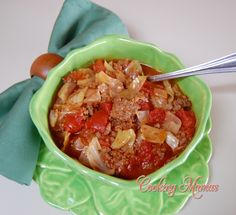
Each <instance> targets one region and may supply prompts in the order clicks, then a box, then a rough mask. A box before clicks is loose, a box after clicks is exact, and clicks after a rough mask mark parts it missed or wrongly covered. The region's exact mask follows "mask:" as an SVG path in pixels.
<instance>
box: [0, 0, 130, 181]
mask: <svg viewBox="0 0 236 215" xmlns="http://www.w3.org/2000/svg"><path fill="white" fill-rule="evenodd" d="M108 34H123V35H127V34H128V33H127V30H126V28H125V26H124V24H123V23H122V22H121V20H120V19H119V17H118V16H116V15H115V14H114V13H112V12H111V11H109V10H107V9H105V8H103V7H100V6H98V5H96V4H94V3H92V2H90V1H88V0H66V1H65V2H64V5H63V7H62V10H61V12H60V14H59V16H58V18H57V20H56V23H55V26H54V29H53V32H52V35H51V39H50V43H49V47H48V51H49V52H53V53H57V54H59V55H61V56H63V57H64V56H65V55H66V54H67V53H68V52H69V51H70V50H72V49H75V48H79V47H82V46H85V45H87V44H88V43H90V42H92V41H93V40H95V39H97V38H98V37H101V36H104V35H108ZM35 42H36V41H35ZM42 84H43V80H41V79H40V78H38V77H34V78H32V79H28V80H25V81H23V82H20V83H18V84H15V85H13V86H12V87H10V88H9V89H7V90H6V91H5V92H3V93H1V94H0V104H1V105H0V174H1V175H3V176H5V177H7V178H9V179H12V180H14V181H16V182H18V183H21V184H26V185H29V184H30V182H31V180H32V177H33V172H34V169H35V166H36V162H37V158H38V152H39V146H40V142H41V137H40V135H39V134H38V132H37V130H36V128H35V126H34V125H33V123H32V121H31V118H30V115H29V108H28V106H29V103H30V100H31V97H32V96H33V94H34V93H35V92H36V91H37V90H38V89H39V88H40V87H41V85H42Z"/></svg>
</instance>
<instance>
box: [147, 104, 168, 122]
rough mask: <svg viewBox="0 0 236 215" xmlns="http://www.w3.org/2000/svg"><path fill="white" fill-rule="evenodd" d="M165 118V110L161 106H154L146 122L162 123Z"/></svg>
mask: <svg viewBox="0 0 236 215" xmlns="http://www.w3.org/2000/svg"><path fill="white" fill-rule="evenodd" d="M165 118H166V112H165V110H164V109H163V108H155V109H154V110H152V111H150V113H149V116H148V123H149V124H151V125H153V124H156V123H160V124H162V123H163V122H164V121H165Z"/></svg>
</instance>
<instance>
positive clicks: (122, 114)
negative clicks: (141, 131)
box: [110, 97, 139, 130]
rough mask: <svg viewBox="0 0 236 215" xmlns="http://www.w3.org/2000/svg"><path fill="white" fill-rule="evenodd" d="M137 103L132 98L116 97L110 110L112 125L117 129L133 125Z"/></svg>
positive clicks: (137, 107)
mask: <svg viewBox="0 0 236 215" xmlns="http://www.w3.org/2000/svg"><path fill="white" fill-rule="evenodd" d="M138 109H139V105H138V104H137V103H135V102H134V100H133V99H132V100H128V99H125V98H120V97H116V98H115V99H114V103H113V106H112V111H111V115H110V117H111V119H112V120H111V121H112V126H113V127H114V128H115V130H117V129H129V128H133V127H134V125H135V114H136V113H137V111H138Z"/></svg>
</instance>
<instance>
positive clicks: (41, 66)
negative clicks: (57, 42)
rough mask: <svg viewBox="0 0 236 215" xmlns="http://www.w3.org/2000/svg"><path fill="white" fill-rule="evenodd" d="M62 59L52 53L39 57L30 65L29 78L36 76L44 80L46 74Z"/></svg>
mask: <svg viewBox="0 0 236 215" xmlns="http://www.w3.org/2000/svg"><path fill="white" fill-rule="evenodd" d="M63 59H64V58H63V57H61V56H59V55H57V54H54V53H45V54H42V55H40V56H39V57H37V58H36V59H35V60H34V62H33V63H32V65H31V68H30V76H31V77H32V76H38V77H40V78H42V79H44V80H45V79H46V78H47V74H48V72H49V71H50V70H51V69H52V68H53V67H55V66H56V65H57V64H59V63H60V62H61V61H62V60H63Z"/></svg>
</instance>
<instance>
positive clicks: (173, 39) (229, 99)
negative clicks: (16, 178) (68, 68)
mask: <svg viewBox="0 0 236 215" xmlns="http://www.w3.org/2000/svg"><path fill="white" fill-rule="evenodd" d="M94 2H96V3H98V4H101V5H103V6H105V7H107V8H109V9H110V10H112V11H114V12H116V13H117V14H118V15H119V16H120V17H121V19H122V20H123V21H124V23H125V24H126V26H127V27H128V29H129V32H130V34H131V36H132V37H133V38H135V39H137V40H142V41H147V42H152V43H154V44H156V45H158V46H159V47H161V48H162V49H164V50H167V51H169V52H173V53H175V54H176V55H177V56H178V57H179V58H180V59H182V61H183V63H184V64H185V65H186V66H192V65H196V64H198V63H202V62H205V61H208V60H211V59H214V58H217V57H221V56H223V55H226V54H229V53H232V52H236V24H235V21H236V12H235V9H236V1H234V0H224V1H215V0H198V1H195V0H178V1H173V0H172V1H170V0H161V1H160V0H145V1H137V0H120V1H118V0H94ZM62 3H63V1H62V0H57V1H56V0H54V1H52V0H51V1H49V0H40V1H36V0H21V1H17V0H0V66H1V69H0V74H1V76H0V92H2V91H3V90H5V89H6V88H7V87H9V86H10V85H12V84H13V83H15V82H18V81H21V80H24V79H26V78H28V77H29V69H30V65H31V62H32V61H33V60H34V59H35V58H36V57H37V56H38V55H40V54H42V53H44V52H46V50H47V45H48V41H49V37H50V34H51V30H52V27H53V24H54V21H55V20H56V17H57V15H58V13H59V11H60V8H61V6H62ZM202 78H203V79H204V80H205V81H206V83H207V84H208V85H209V86H210V88H211V90H212V94H213V106H212V114H211V116H212V120H213V128H212V131H211V134H210V136H211V139H212V142H213V150H214V151H213V157H212V159H211V161H210V164H209V165H210V181H209V183H212V184H219V186H220V187H219V189H220V190H219V192H217V193H204V196H203V198H202V199H201V200H195V199H191V200H190V201H189V202H188V203H187V205H186V206H185V207H184V209H183V210H182V211H181V213H180V214H182V215H188V214H202V215H205V214H216V215H218V214H227V215H233V214H235V212H236V204H235V195H236V183H235V178H236V168H235V164H236V132H235V128H236V114H235V110H236V73H235V74H221V75H211V76H210V75H209V76H204V77H202ZM0 150H1V149H0ZM0 214H3V215H13V214H24V215H31V214H34V215H41V214H50V215H60V214H67V213H66V212H63V211H60V210H58V209H55V208H53V207H51V206H49V205H48V204H47V203H45V202H44V201H43V200H42V198H41V197H40V194H39V189H38V186H37V185H36V184H35V183H34V182H32V185H31V186H30V187H26V186H22V185H18V184H16V183H15V182H12V181H9V180H7V179H5V178H3V177H1V176H0Z"/></svg>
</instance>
